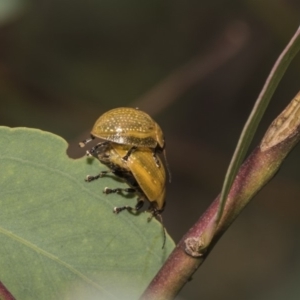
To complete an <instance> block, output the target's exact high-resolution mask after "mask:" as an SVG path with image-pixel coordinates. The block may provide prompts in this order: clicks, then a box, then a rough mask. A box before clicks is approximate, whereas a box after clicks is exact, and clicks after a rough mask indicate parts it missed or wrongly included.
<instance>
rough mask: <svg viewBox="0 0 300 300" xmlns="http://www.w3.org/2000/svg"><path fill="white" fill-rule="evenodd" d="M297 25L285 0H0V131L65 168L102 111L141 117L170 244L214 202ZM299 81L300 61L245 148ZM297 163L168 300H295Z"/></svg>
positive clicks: (289, 163)
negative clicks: (159, 131)
mask: <svg viewBox="0 0 300 300" xmlns="http://www.w3.org/2000/svg"><path fill="white" fill-rule="evenodd" d="M299 15H300V2H299V1H298V0H285V1H284V0H281V1H279V0H278V1H277V0H275V1H273V0H243V1H234V0H233V1H225V0H219V1H196V0H186V1H178V0H173V1H156V0H151V1H149V0H148V1H138V0H127V1H124V0H123V1H120V0H119V1H118V0H85V1H84V0H72V1H70V0H69V1H67V0H0V45H1V47H0V124H1V125H5V126H11V127H19V126H25V127H34V128H40V129H42V130H46V131H50V132H52V133H55V134H57V135H60V136H62V137H63V138H65V139H66V140H67V141H68V142H69V143H70V148H69V150H68V154H69V155H70V156H71V157H74V158H76V157H80V156H83V155H84V150H82V149H79V148H78V142H79V141H81V140H82V139H84V138H86V137H88V135H89V131H90V130H91V127H92V126H93V124H94V122H95V120H96V119H97V118H98V116H100V115H101V114H102V113H103V112H105V111H106V110H108V109H111V108H114V107H119V106H130V107H139V108H140V109H143V110H145V111H146V112H148V113H149V114H150V115H152V116H153V117H154V118H155V119H156V121H157V122H158V123H159V124H160V125H161V127H162V128H163V130H164V132H165V136H166V140H167V154H168V159H169V164H170V166H171V170H172V175H173V181H172V183H171V184H168V186H167V207H166V210H165V212H164V215H163V216H164V221H165V225H166V227H167V230H168V231H169V233H170V234H171V236H173V238H174V239H175V241H176V242H178V241H179V239H180V238H181V236H182V235H183V234H184V233H185V232H186V231H187V230H188V228H189V227H190V226H191V225H192V224H193V223H194V222H195V221H196V220H197V218H198V217H199V216H200V215H201V213H202V212H203V211H204V210H205V209H206V208H207V207H208V205H209V204H210V203H211V202H212V200H213V199H214V198H215V197H216V196H217V194H218V193H219V191H220V189H221V186H222V181H223V178H224V175H225V172H226V168H227V166H228V164H229V161H230V158H231V155H232V153H233V151H234V148H235V146H236V143H237V140H238V137H239V134H240V132H241V130H242V127H243V125H244V122H245V121H246V119H247V117H248V115H249V113H250V111H251V108H252V106H253V104H254V101H255V99H256V97H257V96H258V94H259V92H260V89H261V87H262V85H263V84H264V81H265V79H266V77H267V75H268V73H269V71H270V69H271V67H272V66H273V63H274V62H275V60H276V59H277V57H278V56H279V54H280V53H281V51H282V50H283V48H284V47H285V45H286V44H287V42H288V41H289V39H290V38H291V37H292V35H293V34H294V32H295V31H296V29H297V27H298V26H299V20H300V18H299ZM299 72H300V55H298V57H296V59H295V60H294V61H293V64H292V65H291V66H290V68H289V69H288V72H287V73H286V75H285V77H284V79H283V80H282V82H281V83H280V86H279V88H278V89H277V91H276V94H275V96H274V97H273V101H272V102H271V105H270V107H269V109H268V111H267V113H266V115H265V117H264V119H263V121H262V123H261V126H260V127H259V131H258V133H257V135H256V140H255V142H254V143H253V147H254V146H255V145H256V144H257V143H258V142H259V140H260V138H261V137H262V135H263V133H264V132H265V130H266V129H267V127H268V126H269V124H270V122H271V121H272V120H273V119H274V118H275V117H276V115H277V114H278V113H279V112H280V111H281V110H282V109H283V108H284V107H285V106H286V105H287V104H288V102H289V101H290V100H291V99H292V98H293V96H295V94H296V93H297V92H298V91H299V87H300V86H299ZM32 151H34V149H32ZM299 153H300V149H299V147H298V148H296V149H295V150H294V151H293V153H292V154H291V155H290V156H289V157H288V159H287V160H286V162H285V164H284V165H283V167H282V168H281V170H280V172H279V174H278V175H277V176H276V178H275V179H274V180H273V181H272V182H271V183H270V184H269V185H268V186H267V187H266V188H265V189H264V190H263V191H261V192H260V193H259V195H257V197H256V198H255V201H253V203H251V204H250V205H249V206H248V207H247V208H246V210H245V211H244V212H243V213H242V214H241V215H240V217H239V218H238V220H237V221H236V222H235V223H234V224H233V225H232V227H231V228H230V229H229V230H228V232H227V233H226V234H225V235H224V236H223V238H222V239H221V240H220V242H219V243H218V244H217V245H216V247H215V249H214V250H213V251H212V253H211V255H210V256H209V257H208V259H207V261H206V262H205V264H204V265H203V266H202V267H201V269H200V270H199V271H198V272H197V273H196V274H195V275H194V277H193V280H192V281H191V282H189V283H188V284H187V285H186V286H185V287H184V289H183V290H182V292H181V293H180V296H179V297H178V299H187V300H189V299H190V300H196V299H214V300H221V299H222V300H224V299H230V300H233V299H234V300H235V299H236V300H237V299H246V300H247V299H255V300H256V299H257V300H258V299H264V300H265V299H299V295H300V285H299V281H300V254H299V253H300V237H299V229H300V201H299V200H300V185H299V181H300V171H299V165H300V158H299V157H300V155H299ZM37 155H38V153H37ZM84 176H85V174H83V178H84ZM99 192H100V191H99ZM0 280H1V278H0Z"/></svg>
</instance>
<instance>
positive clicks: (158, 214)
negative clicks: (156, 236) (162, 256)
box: [155, 213, 167, 249]
mask: <svg viewBox="0 0 300 300" xmlns="http://www.w3.org/2000/svg"><path fill="white" fill-rule="evenodd" d="M155 216H156V217H157V218H158V219H159V221H160V223H161V226H162V228H163V233H164V242H163V245H162V247H161V249H164V248H165V244H166V239H167V235H166V227H165V225H164V221H163V218H162V215H161V214H160V213H157V214H156V215H155Z"/></svg>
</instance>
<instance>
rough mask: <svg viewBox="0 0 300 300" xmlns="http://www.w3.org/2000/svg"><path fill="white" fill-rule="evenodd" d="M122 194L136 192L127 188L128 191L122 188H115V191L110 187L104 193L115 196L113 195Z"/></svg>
mask: <svg viewBox="0 0 300 300" xmlns="http://www.w3.org/2000/svg"><path fill="white" fill-rule="evenodd" d="M121 192H126V193H135V192H136V190H135V189H134V188H126V189H122V188H115V189H110V188H108V187H106V188H105V189H104V191H103V193H104V194H113V193H117V194H119V193H121Z"/></svg>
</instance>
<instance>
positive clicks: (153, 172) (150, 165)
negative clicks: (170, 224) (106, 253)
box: [86, 141, 166, 248]
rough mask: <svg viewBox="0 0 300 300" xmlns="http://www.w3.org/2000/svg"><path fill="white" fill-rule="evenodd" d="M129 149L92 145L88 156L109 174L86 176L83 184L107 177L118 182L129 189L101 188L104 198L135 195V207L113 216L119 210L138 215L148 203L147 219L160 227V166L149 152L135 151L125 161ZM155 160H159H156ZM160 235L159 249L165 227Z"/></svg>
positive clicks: (163, 178)
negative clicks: (103, 166) (108, 195)
mask: <svg viewBox="0 0 300 300" xmlns="http://www.w3.org/2000/svg"><path fill="white" fill-rule="evenodd" d="M129 148H130V146H128V145H121V144H116V143H112V142H107V141H106V142H103V143H99V144H98V145H96V146H95V147H94V148H92V149H91V150H90V151H88V152H87V153H88V155H92V156H94V157H96V158H98V159H99V161H100V162H101V163H103V164H105V165H106V166H107V167H108V168H109V170H108V171H102V172H101V173H99V174H98V175H96V176H90V175H88V176H87V177H86V181H88V182H90V181H93V180H95V179H98V178H101V177H103V176H105V175H107V174H108V173H113V174H114V175H116V176H118V177H120V178H122V179H123V180H124V181H125V182H127V184H128V185H129V186H130V188H114V189H111V188H105V189H104V191H103V192H104V193H105V194H111V193H121V192H127V193H136V194H137V195H138V198H137V204H136V205H135V207H131V206H129V205H125V206H122V207H115V208H114V210H113V212H114V213H116V214H118V213H120V212H121V211H123V210H128V211H130V212H131V211H133V212H138V211H139V210H140V209H141V208H142V207H143V205H144V202H145V201H146V200H148V201H149V202H150V206H149V208H148V211H149V212H150V213H151V217H150V218H148V221H150V219H151V218H152V217H156V218H158V219H159V220H160V222H161V224H162V226H163V219H162V216H161V213H162V212H163V210H164V207H165V195H166V192H165V183H166V172H165V169H164V167H163V165H161V167H160V168H157V167H156V164H155V162H154V160H153V159H152V151H151V149H149V148H137V149H136V150H135V151H134V152H133V153H131V155H130V156H129V157H128V160H127V161H124V160H123V159H122V158H123V156H124V154H126V152H127V151H128V149H129ZM158 159H159V158H158ZM163 231H164V242H163V248H164V245H165V241H166V233H165V227H164V226H163Z"/></svg>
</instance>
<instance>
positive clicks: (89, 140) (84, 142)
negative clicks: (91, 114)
mask: <svg viewBox="0 0 300 300" xmlns="http://www.w3.org/2000/svg"><path fill="white" fill-rule="evenodd" d="M94 138H95V137H94V136H93V135H91V138H90V139H86V140H83V141H82V142H80V143H79V147H81V148H83V147H84V146H85V145H86V144H87V143H89V142H91V141H92V140H93V139H94Z"/></svg>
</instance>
